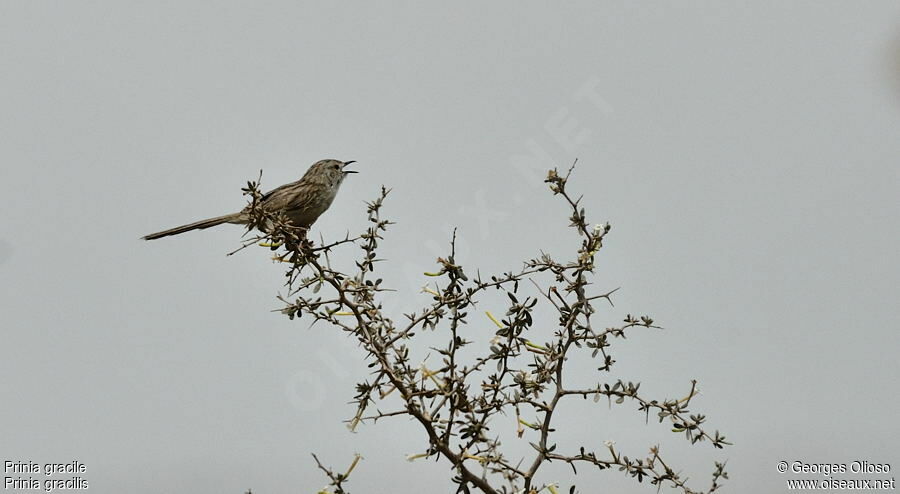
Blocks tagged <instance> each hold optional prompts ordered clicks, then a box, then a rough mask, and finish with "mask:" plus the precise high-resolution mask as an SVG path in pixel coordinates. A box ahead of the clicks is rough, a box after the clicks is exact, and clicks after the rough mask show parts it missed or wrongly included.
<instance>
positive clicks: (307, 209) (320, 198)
mask: <svg viewBox="0 0 900 494" xmlns="http://www.w3.org/2000/svg"><path fill="white" fill-rule="evenodd" d="M350 163H356V162H355V161H339V160H322V161H318V162H316V163H315V164H313V166H311V167H309V170H307V171H306V173H305V174H304V175H303V178H301V179H300V180H297V181H296V182H291V183H289V184H284V185H282V186H281V187H278V188H277V189H273V190H270V191H269V192H267V193H265V194H264V195H263V196H262V198H261V200H260V204H261V205H262V206H263V207H264V208H266V209H268V210H269V211H281V212H282V213H284V214H285V215H286V216H287V217H288V218H289V219H290V220H291V223H292V224H294V226H301V227H304V228H309V227H310V226H311V225H312V224H313V223H315V222H316V220H317V219H318V218H319V216H320V215H321V214H322V213H324V212H325V211H326V210H327V209H328V207H329V206H331V202H332V201H334V197H335V196H336V195H337V192H338V189H339V188H340V187H341V182H343V181H344V178H346V177H347V175H348V174H350V173H357V172H356V171H353V170H346V169H345V167H346V166H347V165H349V164H350ZM248 221H249V213H248V212H247V209H246V208H245V209H244V210H242V211H240V212H237V213H232V214H226V215H225V216H217V217H215V218H209V219H205V220H200V221H196V222H194V223H189V224H187V225H182V226H176V227H175V228H170V229H168V230H163V231H161V232H156V233H151V234H149V235H146V236H144V237H143V239H144V240H155V239H157V238H162V237H168V236H169V235H178V234H179V233H184V232H189V231H191V230H202V229H204V228H209V227H212V226H218V225H221V224H223V223H232V224H237V225H245V224H247V222H248Z"/></svg>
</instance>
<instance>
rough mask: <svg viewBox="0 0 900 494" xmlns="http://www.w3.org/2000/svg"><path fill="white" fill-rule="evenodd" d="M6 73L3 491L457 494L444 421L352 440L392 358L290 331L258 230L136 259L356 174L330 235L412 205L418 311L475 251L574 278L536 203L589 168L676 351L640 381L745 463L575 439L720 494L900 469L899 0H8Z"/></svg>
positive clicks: (611, 279) (398, 231)
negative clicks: (552, 186) (454, 261)
mask: <svg viewBox="0 0 900 494" xmlns="http://www.w3.org/2000/svg"><path fill="white" fill-rule="evenodd" d="M0 47H2V48H0V66H2V67H3V70H2V71H0V100H2V111H0V135H2V138H0V169H2V179H3V183H4V194H3V211H4V214H3V219H2V225H3V227H2V228H0V289H2V297H0V314H2V327H3V329H2V339H3V344H2V358H0V375H2V376H3V379H2V380H0V395H2V400H0V402H2V405H0V460H31V461H36V462H39V463H45V462H64V461H71V460H73V459H76V460H79V461H81V462H83V463H85V464H86V465H87V468H88V472H87V474H86V475H85V478H86V479H88V481H89V482H90V492H97V493H115V492H133V493H157V492H195V493H226V492H231V493H238V492H244V491H245V490H246V489H247V488H250V487H252V488H253V492H254V493H257V492H258V493H261V494H276V493H286V492H315V489H317V488H319V487H321V486H322V485H324V483H325V482H324V478H323V477H322V476H320V475H319V474H318V473H317V472H316V471H315V469H314V464H313V462H312V461H311V458H310V456H309V453H310V452H312V451H315V452H317V453H319V454H320V457H321V458H322V459H323V461H325V462H326V463H329V464H333V465H344V464H346V463H347V462H349V460H350V459H351V457H352V453H354V452H359V453H360V454H362V455H363V456H364V458H365V460H364V461H363V462H362V463H361V464H360V466H359V467H358V469H357V470H356V471H355V472H354V475H353V478H352V481H351V483H350V484H349V487H351V491H352V492H354V493H357V494H359V493H365V492H373V493H378V492H451V487H450V484H449V481H445V480H444V479H448V478H449V476H450V475H449V473H448V470H447V465H446V464H444V463H437V464H435V463H427V462H419V463H408V462H406V461H405V457H406V455H408V454H414V453H419V452H421V451H422V450H423V449H424V447H425V438H424V435H423V434H422V433H421V432H420V431H419V430H418V428H417V427H416V426H415V425H414V424H412V423H408V422H405V421H403V420H398V421H394V422H389V421H386V422H381V423H379V424H377V425H375V426H366V427H362V428H361V429H360V431H359V432H358V433H356V434H351V433H350V432H348V431H347V429H346V428H345V427H344V425H343V424H342V423H341V422H340V420H341V419H345V418H349V417H350V416H352V413H353V408H352V405H348V404H347V402H348V401H350V400H351V399H352V397H353V394H354V390H353V384H354V382H355V380H356V379H357V378H358V377H359V376H362V375H363V374H364V373H365V367H364V364H363V362H362V354H361V352H360V351H359V350H358V349H357V348H356V347H355V346H354V345H353V344H352V343H351V342H349V341H348V340H347V339H346V338H345V337H344V336H343V335H342V334H340V333H338V332H337V331H334V330H333V329H331V328H327V327H325V326H316V327H314V328H312V329H308V322H299V323H298V322H296V321H295V322H291V321H289V320H287V318H285V317H283V316H281V315H279V314H277V313H273V312H270V310H271V309H274V308H276V307H278V303H277V301H276V299H275V296H276V295H277V294H278V290H279V288H280V287H281V283H282V274H281V267H280V266H276V265H273V264H272V263H271V262H270V261H269V260H268V256H267V254H266V252H264V251H262V250H259V249H251V250H249V251H245V252H242V253H241V254H240V255H236V256H231V257H226V256H225V253H227V252H229V251H231V250H232V249H234V248H235V247H236V246H237V242H238V240H239V237H240V233H241V230H240V228H239V227H236V226H224V227H220V228H217V229H213V230H206V231H202V232H192V233H190V234H185V235H182V236H179V237H173V238H167V239H164V240H159V241H155V242H152V243H146V242H143V241H139V240H138V238H139V237H140V236H141V235H143V234H146V233H149V232H152V231H156V230H160V229H163V228H167V227H171V226H175V225H177V224H181V223H185V222H188V221H193V220H196V219H201V218H204V217H207V216H214V215H219V214H224V213H227V212H232V211H235V210H237V209H239V208H240V207H241V206H242V205H243V198H242V197H241V195H240V187H241V186H242V185H244V183H245V182H246V181H247V180H249V179H252V178H255V177H256V175H257V173H258V171H259V170H260V169H263V170H264V175H263V184H264V186H265V188H271V187H274V186H276V185H279V184H281V183H284V182H288V181H292V180H295V179H297V178H298V177H299V176H300V175H301V174H302V173H303V172H304V171H305V170H306V168H307V167H308V166H309V165H310V164H311V163H313V162H314V161H316V160H318V159H322V158H337V159H342V160H349V159H354V160H358V161H359V165H358V168H357V169H358V170H360V171H361V173H360V174H359V175H355V176H352V177H350V179H349V180H348V181H347V182H346V183H345V185H344V186H343V189H342V190H341V192H340V194H339V196H338V198H337V200H336V201H335V204H334V205H333V206H332V208H331V210H330V211H328V212H327V213H326V214H325V215H324V216H323V217H322V218H321V219H320V221H319V223H318V224H317V225H316V226H315V230H316V231H317V232H320V233H321V234H322V235H324V236H325V237H326V238H331V239H334V238H336V237H338V236H340V235H342V234H343V233H344V232H345V231H347V230H348V229H349V230H351V231H356V230H358V229H360V228H361V227H363V226H364V223H365V216H364V206H363V201H364V200H367V199H370V198H373V197H374V196H375V195H376V194H377V191H378V188H379V186H380V185H381V184H385V185H387V186H389V187H393V192H392V194H391V196H390V198H389V200H388V202H387V204H386V206H385V209H384V212H385V214H386V215H387V216H388V217H390V218H391V219H393V220H394V221H396V222H397V224H396V225H395V226H393V227H392V228H391V230H390V231H389V233H388V235H387V237H386V240H385V242H384V244H383V245H384V251H383V252H384V256H385V257H386V258H388V259H389V262H386V263H384V265H383V267H382V269H383V273H382V275H383V276H384V277H385V279H386V280H388V283H389V284H391V285H392V286H394V287H395V288H397V289H398V290H400V292H399V295H397V296H394V297H391V298H389V299H388V301H387V305H388V307H389V310H391V311H393V312H394V313H396V314H397V315H399V313H400V312H401V311H404V310H405V311H408V310H411V309H412V308H414V307H416V306H417V304H420V303H424V302H427V297H423V296H422V295H419V294H416V292H417V291H418V289H419V288H420V287H421V286H422V284H424V283H425V282H426V281H427V280H425V279H424V277H422V276H421V272H422V271H426V270H430V269H432V267H433V263H434V258H435V257H436V256H437V255H439V254H441V253H442V252H443V250H442V249H444V246H445V245H446V242H447V239H448V238H449V233H450V231H451V230H452V228H453V227H454V226H458V227H459V236H460V240H459V242H460V252H461V253H460V256H459V257H458V258H459V260H460V261H461V262H463V263H465V264H466V265H467V266H470V267H471V269H472V270H473V271H474V269H475V268H480V269H481V271H482V272H483V273H491V272H501V271H505V270H508V269H514V268H516V267H518V266H519V262H520V261H521V260H522V259H525V258H528V257H530V256H533V255H535V254H537V253H538V252H539V251H540V250H541V249H543V250H546V251H549V252H552V253H555V254H560V255H561V254H563V253H566V252H570V251H571V250H572V249H575V248H577V245H578V240H577V238H576V237H575V236H574V233H573V232H572V231H571V230H569V229H567V228H566V227H565V225H566V223H567V221H566V212H565V208H564V207H563V205H562V204H561V203H560V202H559V201H558V199H557V198H554V197H552V196H551V195H550V194H549V193H547V192H546V189H545V186H544V184H542V183H541V182H540V180H539V178H538V177H539V176H540V171H541V170H542V169H546V168H549V167H552V166H555V165H558V166H567V165H568V164H569V163H571V162H572V161H573V159H575V158H576V157H577V158H578V160H579V168H577V169H576V172H575V175H574V178H573V182H572V185H571V186H572V188H573V190H575V191H576V192H579V193H584V194H585V199H584V201H585V206H586V207H587V210H588V216H589V220H591V221H592V222H602V221H609V222H611V223H612V225H613V229H612V232H611V233H610V235H609V236H608V237H607V242H606V247H605V248H604V250H603V251H602V253H601V256H600V260H599V261H598V279H597V288H598V289H610V288H615V287H617V286H622V287H623V288H622V290H620V292H619V293H618V294H617V295H618V297H617V298H616V299H615V301H616V307H615V308H613V309H610V310H609V312H608V314H607V315H608V317H609V319H610V321H615V320H617V319H618V318H620V317H622V316H624V314H626V313H647V314H650V315H652V316H653V317H654V318H655V319H656V320H657V321H658V322H659V323H660V324H661V325H663V326H664V327H665V328H666V329H665V330H664V331H662V332H657V333H639V334H636V335H635V336H634V337H632V338H629V339H628V340H626V341H624V342H622V343H621V344H620V345H619V347H618V348H619V349H618V350H617V357H618V360H619V363H618V364H617V373H616V376H619V377H623V378H626V379H628V380H633V381H642V382H643V386H642V388H641V389H642V391H646V392H647V393H648V394H649V395H653V396H657V397H659V398H664V397H675V394H676V393H680V392H683V391H684V390H686V387H687V386H689V384H688V382H689V380H690V379H698V380H699V381H700V387H701V389H702V391H703V395H702V396H701V397H700V399H698V400H696V401H695V402H694V403H695V404H694V406H693V407H692V409H693V410H695V411H698V412H702V413H705V414H706V415H707V416H708V423H709V424H710V426H711V427H712V428H716V429H719V430H721V431H723V432H724V433H725V434H726V435H727V436H728V437H729V438H730V439H731V440H732V441H733V442H734V443H735V446H734V447H732V448H729V449H727V450H725V451H723V452H716V451H714V450H713V449H712V448H711V447H709V445H698V446H694V447H690V446H689V445H687V444H685V441H684V440H683V439H681V438H680V437H678V436H676V435H674V434H672V433H670V432H669V431H668V428H667V427H665V426H661V425H658V424H653V423H651V424H650V425H644V422H643V417H642V416H641V415H640V414H639V413H637V412H634V411H633V410H632V406H630V405H626V406H625V407H619V408H614V409H613V410H608V409H607V408H606V407H605V406H592V407H575V409H573V411H571V412H570V413H569V414H568V415H565V416H564V421H562V422H560V425H559V428H560V434H561V435H563V436H564V435H566V434H570V435H571V434H573V431H577V430H579V429H580V428H588V430H589V431H590V433H589V434H587V436H586V439H585V440H586V441H588V442H589V444H591V445H594V446H595V447H596V446H599V445H600V444H602V441H603V440H604V439H613V440H616V441H617V446H618V447H620V448H621V449H622V450H624V451H626V452H627V453H628V454H629V455H630V456H641V455H644V454H646V451H647V449H648V448H649V446H651V445H653V444H657V443H659V444H660V445H661V446H662V448H663V451H664V452H666V451H670V452H671V453H670V454H671V455H675V457H676V458H679V461H678V463H679V465H682V466H683V468H684V469H685V472H686V473H687V474H689V475H690V476H691V477H692V478H693V479H694V480H696V481H699V483H698V484H696V487H697V488H701V487H702V488H705V486H706V484H707V477H708V472H709V471H710V468H711V466H712V461H713V460H719V461H721V460H724V459H727V460H728V461H729V463H728V465H729V471H730V472H731V475H732V480H731V481H730V482H729V483H728V486H727V489H726V491H725V492H782V491H785V490H786V488H785V483H784V481H785V480H786V479H788V478H793V477H791V476H790V475H783V474H780V473H778V472H777V471H776V464H777V462H778V461H780V460H788V461H794V460H799V461H805V462H810V463H822V462H828V463H836V462H837V463H845V462H850V461H853V460H856V459H860V460H867V461H870V462H877V463H891V464H892V466H893V467H894V469H895V472H896V470H897V469H900V455H898V453H897V446H896V445H897V443H898V440H900V428H898V426H897V422H896V416H897V410H898V404H900V400H898V397H897V389H898V384H897V383H898V379H900V364H898V356H897V353H898V350H900V331H898V329H900V328H898V320H900V318H898V315H900V313H898V303H897V292H896V290H897V286H898V284H900V267H898V261H897V245H898V241H900V238H898V234H897V232H898V227H900V211H898V201H897V195H898V194H897V192H898V166H897V163H898V160H897V158H898V156H900V4H898V3H897V2H890V1H882V2H876V1H872V2H852V3H851V2H812V1H803V2H800V1H798V2H677V3H675V2H671V3H670V2H640V3H638V2H596V1H591V2H567V3H566V4H565V5H559V4H551V3H549V2H546V3H544V2H541V3H538V2H494V3H491V4H485V3H483V2H477V3H476V2H470V3H459V2H456V3H455V6H452V7H451V6H447V5H443V4H439V3H437V2H429V3H425V2H404V3H400V2H396V3H393V4H392V5H391V6H389V7H388V6H385V5H384V4H382V5H381V6H375V5H374V4H372V3H362V2H355V3H347V4H344V5H341V6H334V5H326V3H325V2H317V3H312V2H307V3H303V2H287V1H272V2H252V3H251V2H235V1H224V2H223V1H219V2H197V1H185V0H180V1H177V2H176V1H156V2H143V4H142V5H140V4H138V3H136V2H112V1H70V2H47V1H30V2H12V1H4V2H0ZM535 163H537V165H536V166H537V171H536V170H535V169H534V168H533V167H532V165H534V164H535ZM484 309H485V310H488V309H490V308H489V307H485V308H484ZM484 322H485V324H486V325H485V326H484V328H485V330H487V328H489V325H488V324H489V323H488V322H487V321H484ZM476 326H477V325H476ZM586 369H589V367H587V368H586ZM589 378H590V376H589ZM585 473H586V475H585V476H583V477H580V480H581V481H580V482H579V485H580V486H581V487H582V489H581V492H600V490H601V489H600V487H599V486H600V485H609V486H613V487H611V488H610V489H611V490H607V491H604V492H613V491H615V492H648V493H649V492H655V488H654V487H652V486H649V485H646V484H642V485H637V484H635V483H634V482H633V481H630V480H628V479H625V478H624V477H623V476H622V475H621V474H620V473H619V472H602V473H601V474H599V475H595V474H587V472H585ZM547 475H548V477H547V478H546V479H545V480H546V481H552V480H559V481H560V482H562V485H563V486H567V485H568V482H569V481H570V480H571V477H570V474H569V471H568V470H566V469H564V468H563V469H557V470H553V469H548V470H547ZM554 475H558V476H557V477H554ZM794 477H797V478H799V477H798V476H794ZM863 477H864V476H863ZM847 478H861V477H860V476H855V477H854V476H847Z"/></svg>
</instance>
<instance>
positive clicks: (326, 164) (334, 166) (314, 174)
mask: <svg viewBox="0 0 900 494" xmlns="http://www.w3.org/2000/svg"><path fill="white" fill-rule="evenodd" d="M351 163H356V162H355V161H352V160H351V161H340V160H321V161H317V162H316V163H315V164H314V165H313V166H311V167H309V170H307V171H306V174H305V175H303V180H305V181H309V182H315V183H320V184H325V185H329V186H331V187H336V186H338V185H340V184H341V182H343V181H344V178H346V177H347V175H349V174H351V173H358V172H357V171H356V170H348V169H347V165H349V164H351Z"/></svg>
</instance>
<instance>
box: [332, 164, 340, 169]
mask: <svg viewBox="0 0 900 494" xmlns="http://www.w3.org/2000/svg"><path fill="white" fill-rule="evenodd" d="M331 167H332V168H334V169H335V170H337V169H338V168H340V166H338V165H331Z"/></svg>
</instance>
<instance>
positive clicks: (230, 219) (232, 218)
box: [142, 213, 245, 240]
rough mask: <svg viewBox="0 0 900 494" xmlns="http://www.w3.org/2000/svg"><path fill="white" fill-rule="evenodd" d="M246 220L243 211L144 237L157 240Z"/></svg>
mask: <svg viewBox="0 0 900 494" xmlns="http://www.w3.org/2000/svg"><path fill="white" fill-rule="evenodd" d="M244 221H245V220H244V218H243V216H242V215H241V213H233V214H226V215H225V216H217V217H215V218H207V219H205V220H200V221H195V222H193V223H189V224H187V225H181V226H176V227H175V228H169V229H168V230H163V231H161V232H156V233H151V234H150V235H145V236H143V237H142V238H143V239H144V240H156V239H158V238H163V237H168V236H169V235H178V234H179V233H184V232H189V231H191V230H203V229H204V228H210V227H213V226H218V225H221V224H223V223H244Z"/></svg>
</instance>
